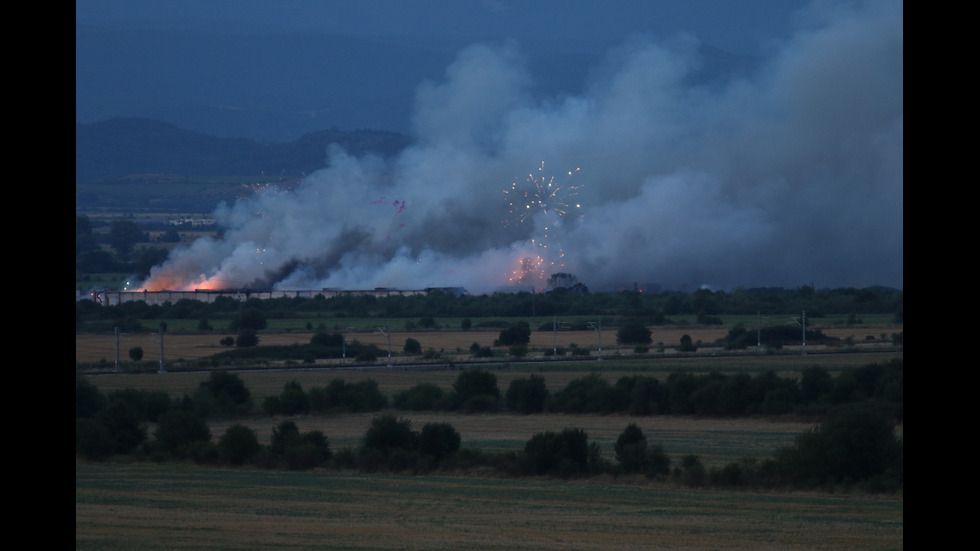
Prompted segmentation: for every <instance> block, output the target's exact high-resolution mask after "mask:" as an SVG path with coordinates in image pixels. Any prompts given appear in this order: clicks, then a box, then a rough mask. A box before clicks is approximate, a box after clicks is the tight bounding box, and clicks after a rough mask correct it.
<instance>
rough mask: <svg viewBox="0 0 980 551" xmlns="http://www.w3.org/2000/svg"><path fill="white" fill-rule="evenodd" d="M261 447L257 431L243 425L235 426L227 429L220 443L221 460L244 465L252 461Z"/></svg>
mask: <svg viewBox="0 0 980 551" xmlns="http://www.w3.org/2000/svg"><path fill="white" fill-rule="evenodd" d="M261 447H262V446H261V445H260V444H259V439H258V437H257V436H256V435H255V431H254V430H252V429H250V428H248V427H246V426H245V425H242V424H234V425H231V426H230V427H228V428H227V429H225V433H224V434H223V435H221V439H220V440H219V441H218V452H219V454H220V456H221V459H222V460H223V461H225V462H227V463H231V464H232V465H242V464H244V463H246V462H248V461H250V460H251V459H252V458H253V457H255V455H256V454H257V453H258V452H259V449H261Z"/></svg>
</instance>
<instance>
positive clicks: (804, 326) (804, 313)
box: [802, 310, 806, 356]
mask: <svg viewBox="0 0 980 551" xmlns="http://www.w3.org/2000/svg"><path fill="white" fill-rule="evenodd" d="M802 320H803V323H802V325H803V355H804V356H806V310H803V318H802Z"/></svg>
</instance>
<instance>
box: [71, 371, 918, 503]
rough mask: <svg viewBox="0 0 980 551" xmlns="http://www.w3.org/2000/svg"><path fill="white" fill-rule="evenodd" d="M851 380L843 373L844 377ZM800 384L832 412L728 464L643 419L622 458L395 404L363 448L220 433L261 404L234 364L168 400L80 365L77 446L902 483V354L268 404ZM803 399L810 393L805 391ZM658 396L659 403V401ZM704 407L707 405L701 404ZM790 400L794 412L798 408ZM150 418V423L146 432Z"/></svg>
mask: <svg viewBox="0 0 980 551" xmlns="http://www.w3.org/2000/svg"><path fill="white" fill-rule="evenodd" d="M838 381H843V382H838ZM788 396H794V397H795V398H796V399H797V400H800V402H799V403H798V404H797V406H796V408H795V411H797V412H805V413H809V414H813V413H815V412H819V413H820V414H822V415H823V416H824V417H823V418H824V419H825V422H824V423H823V424H822V425H820V426H819V427H818V428H815V429H813V430H812V431H808V432H806V433H804V434H802V435H800V436H799V437H798V439H797V442H796V444H795V445H794V446H792V447H788V448H786V449H783V450H780V451H779V452H778V453H777V454H776V456H775V457H773V458H770V459H766V460H764V461H761V462H760V461H759V460H757V459H743V460H741V461H738V462H735V463H732V464H729V465H726V466H725V467H724V468H721V469H711V470H708V469H705V468H704V466H703V465H702V464H701V461H700V458H699V457H697V456H696V455H690V454H689V455H685V456H683V457H682V458H681V459H680V461H679V462H677V463H674V462H673V460H672V459H671V458H670V457H669V456H668V455H667V453H666V452H665V451H664V450H663V448H662V446H660V445H658V444H657V443H655V442H648V441H647V437H646V435H644V434H642V431H640V429H639V428H638V427H636V426H635V425H632V424H631V425H630V426H627V427H626V429H625V430H624V432H623V434H621V435H620V437H619V438H618V439H617V442H616V449H615V452H616V462H615V463H612V462H608V461H606V460H605V459H603V455H602V451H601V449H600V448H599V446H598V445H597V444H595V443H590V442H588V436H587V434H586V433H585V432H584V431H583V430H581V429H574V428H569V429H565V430H564V431H562V432H557V433H556V432H545V433H540V434H536V435H534V436H533V437H532V438H531V439H530V440H528V442H527V443H526V444H525V446H524V450H523V452H521V453H513V452H508V453H499V454H491V453H487V452H484V451H481V450H478V449H471V448H465V447H462V445H461V442H460V437H459V434H458V433H457V432H456V431H455V429H453V427H451V426H450V425H448V424H445V423H434V424H427V425H426V426H424V427H423V428H422V430H421V432H416V431H414V430H412V429H411V427H410V422H409V421H407V420H405V419H401V418H398V417H396V416H395V415H393V414H391V413H381V414H380V415H379V417H377V418H375V419H374V420H373V421H372V424H371V428H370V429H369V430H368V431H367V433H366V434H365V435H364V438H363V443H362V444H361V445H360V446H359V447H357V448H348V449H342V450H337V451H334V450H332V449H331V448H330V445H329V439H328V437H327V436H326V435H324V434H322V433H319V432H316V431H313V432H308V433H300V432H299V431H298V430H297V428H296V425H295V423H294V422H292V421H290V420H286V421H283V422H281V423H280V424H279V425H278V426H277V427H276V428H275V429H274V430H273V432H272V434H271V436H270V443H269V444H268V445H261V444H260V442H259V440H258V435H256V434H255V432H254V431H253V430H252V429H249V428H248V427H246V426H245V425H244V424H241V423H236V424H234V425H232V426H231V427H229V428H228V429H227V430H226V432H225V434H223V435H221V436H220V438H219V439H218V441H217V442H214V441H212V435H211V433H210V430H209V428H208V425H207V421H208V419H213V418H232V419H234V418H242V417H251V416H253V415H254V414H255V409H256V405H255V404H254V403H253V400H252V396H251V392H250V391H249V390H248V388H247V387H246V386H245V385H244V383H243V382H242V381H241V379H240V378H239V377H238V376H237V375H235V374H233V373H229V372H224V371H215V372H212V373H211V376H210V378H209V379H208V380H206V381H203V382H201V384H200V385H199V387H198V389H197V390H196V391H195V392H194V394H193V395H191V396H184V397H183V398H181V399H179V400H172V399H171V398H170V397H169V395H168V394H166V393H165V392H163V391H152V390H131V389H126V390H118V391H111V392H109V393H107V394H105V393H102V392H101V391H100V390H99V389H98V388H97V387H95V386H94V385H93V384H92V383H91V382H90V381H89V380H88V379H86V378H84V377H76V386H75V439H76V440H75V442H76V445H75V449H76V455H77V456H78V457H81V458H85V459H88V460H105V459H108V458H112V457H114V456H119V455H126V456H134V457H136V458H141V459H148V460H156V461H168V460H190V461H194V462H198V463H205V464H230V465H243V464H246V463H247V464H253V465H256V466H259V467H263V468H286V469H310V468H317V467H333V468H342V469H351V468H354V469H359V470H362V471H365V472H375V471H379V470H380V471H390V472H413V473H425V472H431V471H433V470H437V469H441V470H446V471H458V470H466V469H475V468H486V467H491V468H493V469H495V470H497V471H499V472H500V473H501V474H504V475H509V476H527V475H554V476H561V477H572V476H591V475H596V474H603V473H611V474H616V475H619V474H627V473H642V474H644V475H645V476H647V477H650V478H656V479H663V480H666V479H673V480H676V481H678V482H682V483H684V484H688V485H691V486H703V485H724V486H731V487H740V486H745V487H783V486H793V487H824V486H837V485H840V484H846V485H859V486H861V487H863V488H866V489H869V490H872V491H893V490H897V489H900V488H901V487H902V483H903V479H902V477H903V471H902V457H903V455H902V443H901V441H900V440H898V439H896V438H895V436H894V433H893V429H894V425H895V423H896V422H901V421H902V408H903V406H902V364H901V361H900V360H896V361H892V362H889V363H887V364H880V365H879V364H872V365H868V366H865V367H861V368H854V369H851V370H846V371H845V372H843V373H841V375H840V376H839V377H837V378H831V377H830V376H829V374H827V373H826V372H825V371H823V370H821V369H820V368H811V369H810V370H808V371H807V372H806V373H805V374H804V376H803V377H801V381H800V383H799V385H797V384H796V383H795V382H794V381H792V380H789V379H780V378H778V377H776V376H775V375H774V374H772V373H764V374H760V375H758V376H756V377H754V378H753V377H749V376H742V375H741V374H739V375H733V376H726V375H722V374H717V373H712V374H708V375H704V376H695V375H690V374H687V375H685V374H680V373H677V374H673V375H671V376H670V377H668V379H667V381H666V382H665V383H663V384H661V383H659V381H657V380H656V379H653V378H651V377H644V376H630V377H622V378H620V379H619V380H618V381H617V382H616V383H615V384H613V385H610V384H609V383H608V382H605V381H603V380H602V379H601V378H600V377H598V376H597V375H594V374H592V375H587V376H584V377H581V378H579V379H576V380H573V381H571V382H570V383H569V384H568V385H567V386H566V387H565V388H564V389H561V390H559V391H557V392H555V393H554V394H552V393H551V392H550V391H549V389H548V388H547V386H546V385H545V384H544V380H543V379H542V378H541V377H540V376H538V375H533V374H532V375H530V376H529V377H526V378H519V379H514V380H512V381H511V383H510V385H509V387H508V388H507V391H506V392H505V393H501V391H500V389H499V388H498V386H497V382H496V376H495V375H494V374H493V373H491V372H488V371H482V370H476V369H474V370H465V371H462V372H461V373H460V374H459V376H458V377H457V379H456V381H455V382H454V383H453V385H452V388H450V389H442V388H440V387H438V386H436V385H432V384H428V383H422V384H418V385H416V386H414V387H412V388H410V389H408V390H405V391H402V392H399V393H397V394H395V395H394V396H393V397H392V398H391V399H390V400H389V399H388V397H386V396H385V395H384V394H382V393H381V392H380V390H379V388H378V385H377V383H376V382H375V381H373V380H370V379H368V380H365V381H362V382H358V383H346V382H345V381H343V380H342V379H336V380H334V381H332V382H331V383H330V384H328V385H327V386H325V387H313V388H310V389H309V390H304V389H303V388H302V387H301V385H300V384H299V383H298V382H295V381H291V382H289V383H286V384H285V385H284V387H283V390H282V392H281V393H280V394H279V395H276V396H270V397H267V398H266V399H265V400H263V402H262V404H261V406H260V407H261V409H262V411H263V412H264V413H265V414H266V415H270V416H272V415H287V416H291V415H303V414H328V413H338V412H369V411H377V412H383V410H386V409H388V408H389V407H390V406H393V407H394V408H395V409H397V410H400V411H426V410H443V411H456V412H461V413H477V412H487V411H500V410H502V409H504V408H506V410H509V411H511V412H515V413H525V414H533V413H538V412H544V411H549V412H568V413H590V412H594V413H612V412H618V411H626V412H629V413H630V414H633V415H656V414H658V413H664V414H667V413H671V414H696V415H754V414H773V413H780V412H786V411H787V408H788V407H790V406H789V403H790V402H791V400H789V399H788ZM805 400H808V401H805ZM661 408H662V409H661ZM699 408H704V409H699ZM790 410H793V409H792V408H791V409H790ZM149 424H154V425H155V429H154V432H153V435H152V438H150V435H149V434H148V426H149Z"/></svg>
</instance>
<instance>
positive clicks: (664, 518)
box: [75, 463, 904, 551]
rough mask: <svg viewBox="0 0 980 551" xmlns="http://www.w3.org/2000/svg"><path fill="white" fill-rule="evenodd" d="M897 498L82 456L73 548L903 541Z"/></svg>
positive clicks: (893, 545)
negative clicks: (107, 460) (99, 460)
mask: <svg viewBox="0 0 980 551" xmlns="http://www.w3.org/2000/svg"><path fill="white" fill-rule="evenodd" d="M903 532H904V503H903V501H902V499H898V498H869V497H864V496H849V495H830V494H808V493H794V494H786V495H780V494H759V493H748V492H725V491H699V490H688V489H679V488H675V487H668V486H663V485H657V484H654V483H639V484H637V483H625V481H617V480H614V479H601V480H589V481H558V480H516V479H495V478H474V477H452V476H424V477H413V476H392V475H370V476H365V475H359V474H352V473H330V472H257V471H250V470H225V469H211V468H196V467H188V466H181V465H170V464H166V465H157V464H131V465H123V464H96V465H93V464H79V463H76V465H75V549H77V550H99V551H107V550H115V549H118V550H129V549H141V550H143V551H165V550H174V549H194V550H197V549H201V550H204V549H207V550H241V549H278V550H305V549H310V550H312V549H318V550H319V549H337V550H368V549H407V550H430V551H434V550H453V551H456V550H460V549H467V550H474V551H476V550H506V549H535V550H541V551H548V550H589V551H604V550H610V551H612V550H616V551H621V550H631V549H636V550H639V549H681V550H686V549H753V550H760V549H772V550H796V549H799V550H803V549H805V550H823V549H827V550H840V549H854V550H862V549H868V550H872V549H873V550H880V549H902V548H903V546H904V543H903V537H904V535H903Z"/></svg>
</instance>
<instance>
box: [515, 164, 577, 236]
mask: <svg viewBox="0 0 980 551" xmlns="http://www.w3.org/2000/svg"><path fill="white" fill-rule="evenodd" d="M579 170H581V169H579V168H576V169H575V170H570V171H568V176H569V177H571V176H573V175H574V174H575V173H576V172H578V171H579ZM538 172H539V173H540V175H539V176H538V177H535V176H534V174H528V176H527V178H526V179H525V181H524V182H523V183H521V182H518V180H516V179H515V180H514V182H513V183H512V184H511V186H510V188H509V189H505V190H504V199H505V200H506V201H507V209H508V211H509V212H510V214H511V215H512V218H508V219H506V220H504V223H505V224H521V223H524V222H525V221H526V220H527V219H528V218H530V217H532V216H534V215H535V214H537V213H539V212H543V213H545V214H547V213H548V212H549V211H550V212H552V213H554V214H555V215H556V216H558V217H562V216H566V215H568V214H570V213H573V214H578V213H579V212H580V209H581V208H582V205H581V204H579V203H577V202H575V201H574V199H575V197H576V196H577V195H578V190H579V189H580V188H581V186H573V185H563V184H561V183H560V182H559V181H557V180H556V179H555V177H554V176H550V177H545V176H544V161H542V162H541V166H539V167H538Z"/></svg>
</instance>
